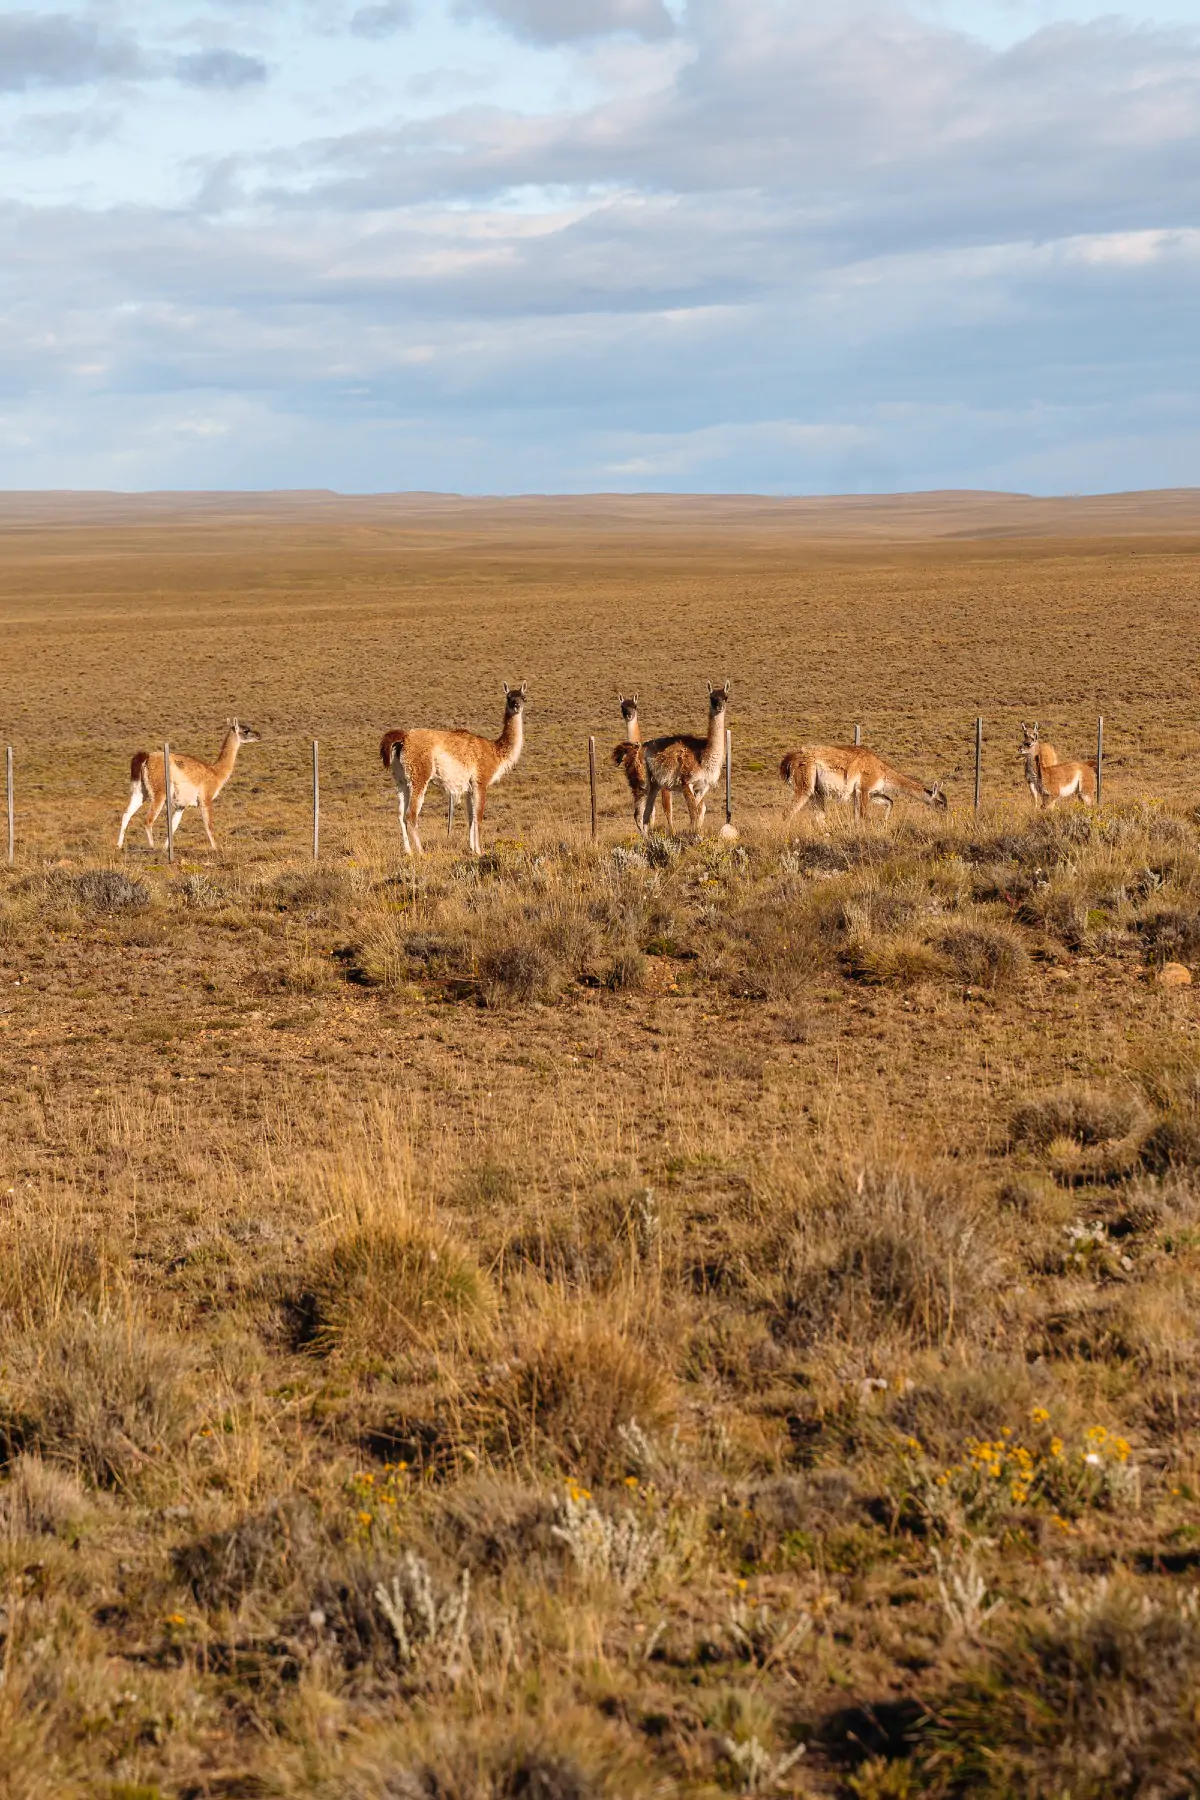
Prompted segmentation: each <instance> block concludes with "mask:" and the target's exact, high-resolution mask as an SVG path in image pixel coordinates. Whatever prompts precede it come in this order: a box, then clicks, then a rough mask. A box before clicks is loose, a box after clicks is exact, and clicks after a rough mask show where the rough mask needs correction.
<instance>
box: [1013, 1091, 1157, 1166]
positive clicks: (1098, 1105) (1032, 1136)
mask: <svg viewBox="0 0 1200 1800" xmlns="http://www.w3.org/2000/svg"><path fill="white" fill-rule="evenodd" d="M1144 1122H1145V1115H1144V1113H1143V1111H1142V1108H1141V1106H1140V1104H1139V1102H1138V1099H1137V1096H1136V1095H1134V1094H1131V1093H1126V1094H1121V1093H1112V1092H1111V1091H1109V1090H1107V1089H1101V1088H1087V1087H1069V1086H1068V1087H1060V1088H1054V1089H1052V1090H1051V1091H1050V1092H1049V1093H1045V1094H1039V1095H1037V1096H1036V1097H1035V1098H1033V1099H1032V1100H1026V1101H1024V1102H1022V1104H1021V1105H1020V1106H1018V1107H1017V1109H1016V1111H1015V1112H1014V1113H1013V1116H1012V1127H1011V1129H1012V1135H1013V1137H1014V1139H1015V1140H1016V1141H1017V1143H1024V1144H1030V1145H1032V1146H1033V1148H1034V1149H1035V1150H1046V1149H1048V1148H1049V1147H1050V1146H1051V1145H1052V1144H1053V1143H1055V1142H1056V1141H1058V1140H1061V1139H1069V1140H1071V1141H1072V1142H1074V1143H1076V1144H1080V1145H1083V1146H1085V1147H1086V1146H1090V1145H1093V1144H1095V1145H1099V1144H1109V1143H1115V1142H1117V1141H1119V1140H1120V1139H1121V1138H1125V1137H1128V1136H1129V1135H1130V1133H1131V1132H1133V1131H1134V1130H1135V1129H1136V1128H1137V1127H1138V1126H1139V1125H1141V1124H1144Z"/></svg>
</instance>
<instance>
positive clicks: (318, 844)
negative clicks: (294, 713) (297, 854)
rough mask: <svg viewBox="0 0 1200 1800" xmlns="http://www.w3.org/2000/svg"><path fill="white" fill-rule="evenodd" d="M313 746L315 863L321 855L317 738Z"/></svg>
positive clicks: (319, 772) (319, 769)
mask: <svg viewBox="0 0 1200 1800" xmlns="http://www.w3.org/2000/svg"><path fill="white" fill-rule="evenodd" d="M312 744H313V861H314V862H316V861H317V860H318V859H319V857H320V854H321V764H320V760H319V751H318V748H317V740H316V738H314V739H313V741H312Z"/></svg>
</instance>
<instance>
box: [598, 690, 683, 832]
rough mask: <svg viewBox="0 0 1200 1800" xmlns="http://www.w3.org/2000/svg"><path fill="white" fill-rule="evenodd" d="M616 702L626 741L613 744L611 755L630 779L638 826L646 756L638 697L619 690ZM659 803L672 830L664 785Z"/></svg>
mask: <svg viewBox="0 0 1200 1800" xmlns="http://www.w3.org/2000/svg"><path fill="white" fill-rule="evenodd" d="M617 702H618V704H619V706H620V708H621V717H622V718H623V719H624V721H625V742H624V743H623V744H617V745H616V746H615V747H614V749H613V753H612V759H613V761H614V763H615V764H616V765H617V767H618V769H624V771H625V779H626V781H627V782H628V783H629V791H630V793H631V794H632V795H633V817H634V822H635V824H637V825H638V826H639V827H640V825H641V819H642V806H643V803H644V801H645V798H646V757H645V752H644V751H643V749H642V730H641V726H640V725H639V723H638V697H637V695H636V694H630V695H629V697H628V698H626V696H625V695H624V694H618V695H617ZM662 803H663V817H664V818H665V819H666V821H667V825H668V828H669V829H670V830H671V831H674V829H675V825H674V822H673V820H672V818H671V794H670V790H669V789H664V791H663V797H662Z"/></svg>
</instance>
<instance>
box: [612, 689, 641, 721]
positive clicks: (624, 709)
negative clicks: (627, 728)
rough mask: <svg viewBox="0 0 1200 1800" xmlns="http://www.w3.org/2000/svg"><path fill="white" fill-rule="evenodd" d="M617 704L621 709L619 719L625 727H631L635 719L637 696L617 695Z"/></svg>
mask: <svg viewBox="0 0 1200 1800" xmlns="http://www.w3.org/2000/svg"><path fill="white" fill-rule="evenodd" d="M617 704H618V705H619V706H620V708H621V717H622V718H623V719H624V721H625V723H626V724H627V725H631V724H632V723H633V721H634V720H635V719H636V718H637V695H636V694H618V695H617Z"/></svg>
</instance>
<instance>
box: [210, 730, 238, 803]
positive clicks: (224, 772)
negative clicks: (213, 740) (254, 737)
mask: <svg viewBox="0 0 1200 1800" xmlns="http://www.w3.org/2000/svg"><path fill="white" fill-rule="evenodd" d="M241 747H242V746H241V742H240V740H239V738H238V734H237V732H236V731H235V730H234V729H233V727H232V725H231V726H230V728H229V730H228V731H227V732H226V733H225V742H224V743H223V744H222V745H221V754H220V755H219V756H218V757H217V760H216V762H215V763H214V764H213V770H214V773H215V774H216V777H217V780H216V785H215V787H214V788H213V793H214V794H219V793H220V791H221V789H222V788H223V787H224V786H225V783H226V782H227V781H228V780H229V777H230V776H231V775H232V774H233V768H234V764H235V763H236V762H237V755H238V751H239V750H240V749H241Z"/></svg>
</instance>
